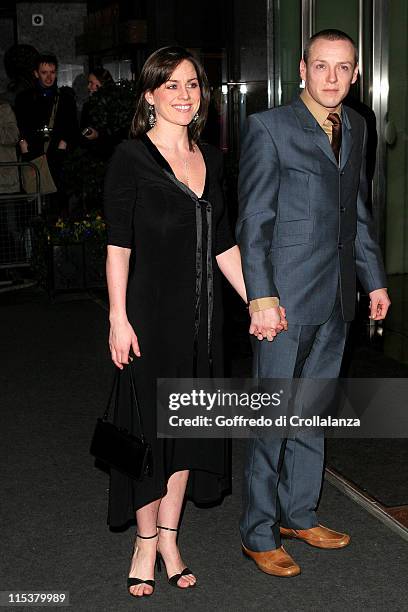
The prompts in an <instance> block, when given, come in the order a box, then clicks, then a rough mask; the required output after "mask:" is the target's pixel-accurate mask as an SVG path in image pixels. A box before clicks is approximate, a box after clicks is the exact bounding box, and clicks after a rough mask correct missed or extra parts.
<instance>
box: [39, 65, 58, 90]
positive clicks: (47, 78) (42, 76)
mask: <svg viewBox="0 0 408 612" xmlns="http://www.w3.org/2000/svg"><path fill="white" fill-rule="evenodd" d="M34 74H35V76H36V77H37V79H38V80H39V81H40V83H41V85H42V86H43V87H52V86H53V85H54V83H55V79H56V78H57V69H56V66H55V64H40V65H39V66H38V70H34Z"/></svg>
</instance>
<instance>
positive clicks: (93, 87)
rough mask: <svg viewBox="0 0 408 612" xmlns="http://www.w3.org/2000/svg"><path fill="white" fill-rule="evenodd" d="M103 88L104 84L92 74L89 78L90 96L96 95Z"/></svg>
mask: <svg viewBox="0 0 408 612" xmlns="http://www.w3.org/2000/svg"><path fill="white" fill-rule="evenodd" d="M101 86H102V83H101V82H100V81H99V80H98V79H97V78H96V76H95V75H94V74H92V72H91V74H90V75H89V76H88V91H89V93H90V94H93V93H95V91H97V90H98V89H99V88H100V87H101Z"/></svg>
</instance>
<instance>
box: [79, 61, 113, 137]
mask: <svg viewBox="0 0 408 612" xmlns="http://www.w3.org/2000/svg"><path fill="white" fill-rule="evenodd" d="M106 84H110V85H113V84H114V80H113V78H112V75H111V73H110V72H109V70H106V68H102V67H99V68H95V69H94V70H93V71H92V72H90V73H89V75H88V92H89V95H90V96H92V94H94V93H95V92H96V91H98V90H99V89H100V88H101V87H103V86H104V85H106ZM90 106H91V104H90V101H89V100H88V101H87V102H85V104H84V105H83V107H82V113H81V121H80V128H81V133H82V135H83V136H84V138H86V139H87V140H88V141H93V140H97V139H98V138H99V136H100V134H99V130H98V129H97V128H95V127H94V126H92V123H93V120H92V113H91V108H90Z"/></svg>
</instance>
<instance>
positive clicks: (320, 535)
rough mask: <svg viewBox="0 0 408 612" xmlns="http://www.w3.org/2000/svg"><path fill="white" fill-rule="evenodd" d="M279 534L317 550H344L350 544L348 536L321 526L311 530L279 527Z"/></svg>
mask: <svg viewBox="0 0 408 612" xmlns="http://www.w3.org/2000/svg"><path fill="white" fill-rule="evenodd" d="M280 532H281V535H282V536H284V537H286V538H295V539H298V540H303V542H306V543H307V544H310V546H316V547H317V548H344V547H345V546H347V545H348V544H350V536H349V535H347V534H346V533H339V532H338V531H333V530H332V529H328V528H327V527H323V525H318V526H317V527H312V528H311V529H287V528H286V527H281V528H280Z"/></svg>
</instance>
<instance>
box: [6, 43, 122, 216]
mask: <svg viewBox="0 0 408 612" xmlns="http://www.w3.org/2000/svg"><path fill="white" fill-rule="evenodd" d="M5 68H6V72H7V75H8V77H9V84H8V87H7V90H6V91H5V92H2V93H1V94H0V162H7V164H9V165H7V166H5V165H2V166H0V194H1V195H4V194H18V193H34V192H37V191H38V190H39V191H41V193H42V194H43V195H44V201H45V204H46V213H47V215H49V216H51V218H55V217H61V216H68V217H69V216H73V215H74V216H75V215H79V216H80V215H82V214H84V213H86V212H89V211H90V210H95V209H97V208H100V197H101V191H102V183H103V176H104V170H105V165H106V163H107V160H108V159H109V157H110V156H111V154H112V151H113V148H114V147H115V145H116V144H117V143H118V142H119V141H120V140H122V139H123V138H126V137H127V131H128V125H129V118H128V116H130V113H131V111H132V109H131V108H129V112H128V113H127V112H124V113H123V112H122V114H121V115H120V116H119V117H116V120H113V118H112V113H113V114H114V112H115V110H114V109H115V106H116V107H117V105H115V104H114V103H112V105H109V99H114V98H115V96H117V91H116V90H117V89H118V88H119V89H120V87H123V85H121V84H116V83H115V82H114V80H113V78H112V76H111V74H110V73H109V71H108V70H106V69H104V68H103V67H102V66H99V67H95V68H94V69H93V70H92V71H91V72H90V73H89V74H88V75H87V80H88V99H87V100H86V101H85V103H84V104H83V105H82V109H79V108H78V105H77V100H76V95H75V92H74V89H73V88H71V87H67V86H64V87H59V86H58V58H57V57H56V56H55V55H53V54H52V53H38V52H37V51H36V50H35V49H33V48H32V47H29V46H28V45H17V46H15V47H14V48H12V49H10V50H9V51H8V52H7V53H6V55H5ZM17 161H20V162H30V164H34V165H35V166H36V167H37V169H38V173H39V177H40V184H38V179H36V174H37V173H36V170H35V168H33V166H21V167H18V166H17V165H16V162H17ZM37 176H38V174H37Z"/></svg>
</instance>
